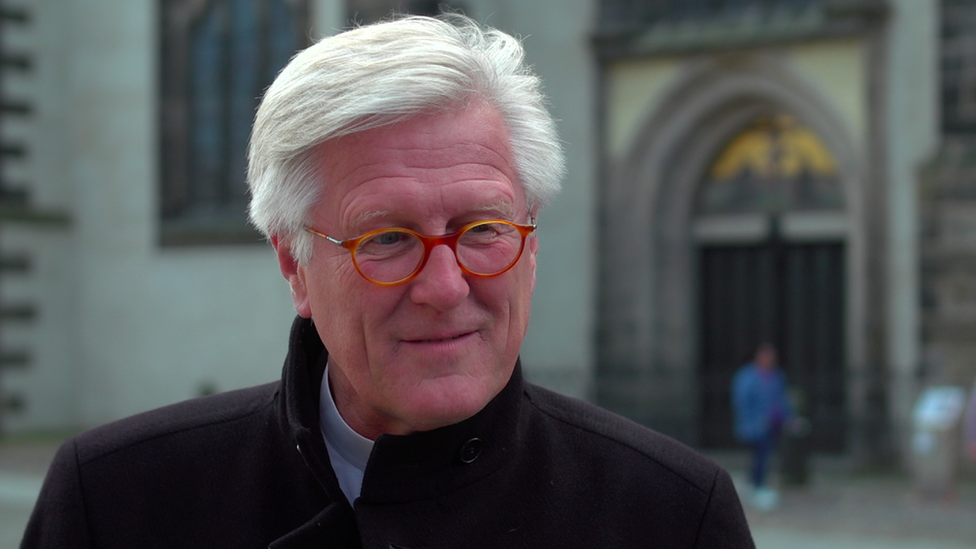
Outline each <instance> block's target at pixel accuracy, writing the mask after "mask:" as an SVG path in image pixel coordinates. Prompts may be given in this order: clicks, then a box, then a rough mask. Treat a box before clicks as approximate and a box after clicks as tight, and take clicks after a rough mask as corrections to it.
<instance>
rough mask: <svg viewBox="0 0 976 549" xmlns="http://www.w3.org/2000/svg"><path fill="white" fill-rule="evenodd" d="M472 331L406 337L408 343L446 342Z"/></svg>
mask: <svg viewBox="0 0 976 549" xmlns="http://www.w3.org/2000/svg"><path fill="white" fill-rule="evenodd" d="M471 333H472V332H465V333H463V334H457V335H453V336H445V337H430V338H416V339H406V340H404V341H406V342H407V343H445V342H448V341H454V340H456V339H461V338H462V337H464V336H466V335H469V334H471Z"/></svg>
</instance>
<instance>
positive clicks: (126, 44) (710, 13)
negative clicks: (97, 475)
mask: <svg viewBox="0 0 976 549" xmlns="http://www.w3.org/2000/svg"><path fill="white" fill-rule="evenodd" d="M438 4H447V5H448V7H450V8H452V9H459V10H463V11H465V12H466V13H468V14H469V15H471V16H473V17H474V18H476V19H478V20H481V21H484V22H487V23H488V24H491V25H494V26H497V27H499V28H501V29H503V30H506V31H509V32H512V33H514V34H517V35H520V36H522V37H523V38H524V42H525V45H526V50H527V56H528V60H529V62H530V63H531V64H532V65H534V66H535V68H536V69H537V71H538V72H539V73H540V75H541V76H542V78H543V81H544V83H545V90H546V92H547V95H548V96H549V98H550V102H551V105H552V111H553V113H554V115H555V116H556V118H557V119H558V120H559V124H560V132H561V136H562V137H563V139H564V140H565V142H566V149H567V153H568V159H569V176H568V178H567V180H566V181H565V188H564V192H563V194H562V195H561V196H560V197H559V199H558V200H557V201H556V203H554V204H553V205H552V206H551V207H550V208H549V209H548V210H547V211H545V212H544V213H543V215H542V217H541V219H540V232H539V238H540V247H541V255H540V260H539V270H538V277H539V284H538V285H537V291H536V295H535V298H534V309H533V322H532V326H531V328H530V333H529V337H528V339H527V341H526V343H525V347H524V349H523V351H524V352H523V362H524V364H525V367H526V373H527V376H528V377H529V378H530V379H533V380H535V381H538V382H540V383H542V384H544V385H548V386H550V387H553V388H556V389H557V390H561V391H563V392H567V393H569V394H573V395H576V396H579V397H582V398H587V399H590V400H594V401H596V402H598V403H599V404H601V405H603V406H606V407H608V408H611V409H613V410H616V411H619V412H620V413H623V414H624V415H627V416H629V417H632V418H634V419H635V420H637V421H639V422H641V423H644V424H647V425H649V426H652V427H654V428H657V429H659V430H662V431H664V432H667V433H669V434H672V435H674V436H676V437H678V438H680V439H682V440H685V441H687V442H688V443H690V444H693V445H696V446H699V447H703V448H715V449H718V448H727V447H730V446H733V445H734V441H733V440H731V429H730V425H729V410H728V394H727V391H728V381H729V378H730V376H731V373H732V372H733V371H734V369H735V368H736V367H738V365H740V364H741V363H742V362H743V361H744V360H746V359H747V358H748V355H749V353H750V352H751V351H752V350H753V349H754V347H755V346H756V345H758V344H759V343H760V342H765V341H768V342H771V343H774V344H775V345H776V346H777V347H778V348H779V349H780V355H781V358H782V362H783V366H784V369H785V370H786V371H787V374H788V376H789V378H790V380H791V383H792V386H793V390H794V397H795V398H796V401H797V403H798V406H799V407H800V408H801V409H802V410H803V412H804V414H805V415H807V416H808V417H810V419H811V421H812V425H813V426H814V431H813V442H814V445H815V448H816V449H817V450H818V451H821V452H825V453H831V454H839V455H845V456H850V457H852V458H854V459H856V460H859V461H863V462H890V461H891V460H893V459H894V458H896V457H897V456H899V455H904V453H905V451H906V441H907V436H908V434H909V431H910V421H909V416H910V412H911V407H912V403H913V401H914V399H915V396H916V395H917V393H918V391H919V389H920V388H921V387H923V386H924V385H926V384H929V383H943V384H945V383H948V384H968V383H971V379H972V378H973V377H974V376H976V348H974V346H973V344H972V341H971V340H972V339H973V336H974V335H976V331H974V330H976V325H974V324H973V319H974V318H976V316H974V315H976V306H973V303H976V301H974V300H976V290H974V288H976V282H974V281H976V271H974V270H973V265H974V264H976V263H974V261H976V260H974V259H973V258H976V244H974V240H973V235H974V234H976V232H974V230H973V223H974V222H973V219H976V211H974V210H973V207H974V206H973V204H974V203H976V202H974V200H976V195H974V194H973V192H972V188H973V183H972V176H973V168H972V164H973V161H972V158H973V152H972V151H973V150H976V149H974V148H973V146H972V145H971V143H972V137H973V136H976V125H974V123H973V120H974V119H976V118H974V115H973V112H976V110H973V109H972V108H971V105H972V104H976V103H973V99H972V97H971V96H973V93H974V92H973V90H976V85H974V84H973V82H976V80H973V79H972V78H971V75H972V74H976V72H974V68H973V67H974V66H976V65H974V64H973V63H974V61H973V56H972V55H970V54H968V53H967V52H968V51H976V49H972V50H969V49H967V48H966V44H968V42H967V40H970V39H971V38H969V37H970V36H974V35H973V34H972V33H974V32H976V17H974V16H973V10H974V8H973V6H972V4H973V3H972V2H966V1H963V0H942V1H941V2H940V1H937V0H776V1H758V0H723V1H704V0H701V1H699V0H683V1H671V0H644V1H637V0H602V1H595V0H562V1H559V2H556V1H552V2H546V1H537V2H535V1H534V2H523V1H519V0H463V1H457V2H446V3H445V2H441V3H437V2H423V1H407V0H401V1H390V0H349V1H340V0H304V1H303V0H167V1H150V0H140V1H137V2H133V1H131V0H125V1H123V0H85V1H83V2H76V1H72V2H65V1H63V0H35V1H33V2H23V3H20V4H18V5H15V6H13V8H5V10H6V11H5V12H4V13H5V15H4V17H3V18H2V19H0V21H2V23H0V25H2V27H0V29H2V32H0V45H2V47H3V48H5V50H6V51H8V52H14V53H17V54H18V55H19V54H23V55H25V56H27V58H29V60H30V61H28V62H27V63H26V65H27V67H26V68H24V69H23V70H21V69H13V72H12V73H11V68H10V66H9V65H7V66H6V68H5V71H6V72H5V73H4V76H3V78H2V79H0V97H2V98H3V99H4V102H3V104H4V105H8V107H7V108H5V109H4V110H3V117H2V118H0V135H2V136H4V137H5V138H6V139H7V140H8V142H13V143H21V144H22V147H21V149H22V151H21V152H23V153H24V154H20V155H18V154H9V153H7V154H5V155H4V156H3V157H2V161H3V166H2V170H0V172H2V174H3V184H4V186H3V187H2V188H0V190H3V192H2V193H0V200H2V206H3V207H2V208H0V210H2V212H0V213H3V214H4V217H3V218H2V224H0V259H2V260H3V261H0V267H2V268H3V270H2V274H0V312H4V311H6V313H5V314H0V363H3V364H5V365H6V366H5V367H4V368H3V369H2V370H0V393H2V394H3V395H4V398H5V401H6V402H7V403H8V406H7V407H6V408H5V409H4V412H2V414H0V425H2V428H3V430H4V431H5V432H8V433H19V432H28V431H34V430H45V429H59V428H78V427H87V426H90V425H94V424H97V423H100V422H103V421H108V420H111V419H114V418H116V417H119V416H121V415H126V414H130V413H134V412H138V411H140V410H143V409H146V408H148V407H152V406H157V405H161V404H165V403H167V402H172V401H175V400H180V399H183V398H189V397H192V396H194V395H196V394H200V393H204V392H209V391H213V390H226V389H230V388H233V387H237V386H243V385H248V384H253V383H258V382H262V381H266V380H270V379H274V377H275V376H276V375H277V372H278V368H279V365H280V361H281V358H282V357H281V354H282V353H283V350H284V338H285V335H286V331H287V325H288V323H289V320H290V317H291V315H292V312H291V310H290V301H289V300H288V296H287V287H286V285H285V284H284V283H283V281H281V280H280V275H278V273H277V272H276V267H275V264H274V262H273V259H272V256H271V254H270V252H269V250H268V247H267V244H266V243H261V242H257V241H256V240H255V239H254V234H253V231H250V230H249V229H247V227H246V226H245V225H244V224H243V221H242V218H241V216H240V213H241V211H242V209H241V208H242V204H243V201H244V200H246V197H245V196H244V194H242V192H241V188H240V187H239V186H238V185H237V182H235V179H234V178H235V177H238V175H239V170H238V169H237V168H235V166H236V164H235V162H238V161H239V160H235V158H238V157H236V156H234V154H235V153H234V150H235V147H239V144H240V136H241V135H242V134H241V128H242V127H245V126H246V124H245V125H244V126H242V123H241V122H240V120H245V122H246V120H247V116H246V114H247V111H248V109H253V105H252V104H251V103H249V102H248V101H252V100H253V99H254V97H256V94H255V93H254V92H252V91H249V90H251V89H252V88H253V87H254V86H260V85H261V82H262V80H261V78H262V74H264V75H267V73H268V72H269V71H273V70H274V69H273V67H272V66H271V65H273V64H274V60H275V59H279V58H281V57H282V56H285V57H286V55H285V53H284V50H281V48H283V47H285V46H282V44H284V45H288V44H291V46H288V47H298V46H299V45H300V44H299V42H303V41H307V40H309V39H314V37H316V36H321V35H324V34H328V33H330V32H333V31H334V30H335V29H338V28H341V27H343V26H344V25H346V24H347V22H348V21H349V20H358V21H369V20H371V19H374V18H376V17H382V16H383V14H385V13H388V11H389V10H390V9H397V10H400V11H409V12H414V13H433V12H436V11H437V10H438V9H440V8H439V6H438ZM262 10H263V11H262ZM235 14H236V15H235ZM950 14H954V15H950ZM248 17H250V18H251V19H247V18H248ZM234 21H237V22H238V23H233V22H234ZM247 21H253V22H255V23H254V25H250V26H249V23H247ZM235 24H237V25H238V26H234V25H235ZM255 25H257V26H255ZM258 28H260V29H264V30H262V31H261V32H262V33H264V34H261V35H260V36H272V37H278V38H279V39H276V40H271V41H270V42H267V46H266V48H267V52H266V54H264V55H265V56H264V57H262V59H265V60H266V61H267V60H271V61H268V63H269V64H267V66H265V65H261V67H262V68H261V69H260V70H255V71H251V69H250V68H249V66H245V67H243V68H241V67H237V68H234V67H235V66H234V65H233V64H232V63H231V62H230V61H226V62H225V61H221V59H223V58H221V57H220V56H219V55H218V54H219V53H220V52H223V51H225V50H224V49H221V48H229V49H227V50H226V51H236V50H234V48H243V49H246V48H248V47H256V46H254V44H256V43H257V42H255V41H254V40H248V39H240V38H238V39H236V40H237V41H236V42H235V38H234V37H235V36H238V37H239V36H245V37H246V36H249V35H247V34H246V33H248V32H257V31H255V29H258ZM295 29H304V30H299V31H298V32H297V33H296V32H294V31H295ZM275 33H279V34H275ZM289 33H290V34H289ZM255 36H257V35H255ZM289 40H291V42H289ZM262 43H263V42H262ZM235 44H236V45H235ZM261 47H265V46H261ZM276 47H277V48H278V49H279V50H281V51H278V50H276V49H275V48H276ZM243 49H242V50H241V51H243ZM262 51H264V50H262ZM221 55H222V54H221ZM228 55H229V54H228ZM207 63H210V64H209V65H208V64H207ZM208 67H210V69H214V70H216V68H220V67H222V69H221V70H225V71H230V72H226V73H223V74H232V75H236V76H234V77H233V78H229V77H228V78H215V77H212V76H211V75H212V74H214V73H215V72H214V70H210V69H208ZM249 71H250V72H249ZM252 73H253V74H252ZM249 79H250V80H249ZM181 82H182V83H181ZM187 90H192V93H190V92H187ZM208 94H209V95H208ZM221 94H223V95H221ZM234 94H237V95H234ZM208 97H213V98H219V97H230V98H233V97H240V98H241V99H240V100H233V99H228V100H227V101H229V103H227V105H228V107H227V109H228V110H225V111H220V110H214V109H213V108H211V107H208V105H210V103H206V101H204V100H202V99H200V98H204V99H206V98H208ZM213 101H216V102H217V103H214V104H218V103H219V101H218V100H217V99H214V100H213ZM234 101H237V102H234ZM220 104H222V103H220ZM10 105H14V106H16V105H20V106H21V107H22V108H20V110H18V109H17V108H10ZM234 105H236V107H235V106H234ZM234 109H237V111H235V110H234ZM238 111H240V112H243V113H244V114H243V115H235V114H233V113H235V112H238ZM228 113H229V114H228ZM221 117H224V118H221ZM218 127H219V128H224V130H221V132H224V133H221V132H216V130H214V128H218ZM235 128H237V129H236V130H235ZM215 132H216V133H215ZM235 143H236V144H235ZM208 147H209V148H208ZM5 150H6V149H5ZM225 153H226V156H222V155H225ZM5 303H6V304H7V306H6V307H4V306H3V305H4V304H5ZM18 311H19V313H18ZM18 315H19V316H18Z"/></svg>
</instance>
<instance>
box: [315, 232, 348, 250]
mask: <svg viewBox="0 0 976 549" xmlns="http://www.w3.org/2000/svg"><path fill="white" fill-rule="evenodd" d="M305 231H306V232H310V233H312V234H314V235H318V236H321V237H322V238H324V239H326V240H328V241H329V242H331V243H333V244H335V245H336V246H339V247H340V248H343V247H345V244H346V241H345V240H339V239H337V238H332V237H331V236H329V235H327V234H325V233H320V232H318V231H316V230H315V229H313V228H311V227H305Z"/></svg>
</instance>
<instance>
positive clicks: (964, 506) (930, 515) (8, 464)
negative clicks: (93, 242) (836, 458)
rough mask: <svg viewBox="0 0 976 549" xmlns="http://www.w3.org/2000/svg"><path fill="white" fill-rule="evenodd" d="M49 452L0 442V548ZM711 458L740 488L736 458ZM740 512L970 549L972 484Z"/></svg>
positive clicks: (762, 534)
mask: <svg viewBox="0 0 976 549" xmlns="http://www.w3.org/2000/svg"><path fill="white" fill-rule="evenodd" d="M55 447H56V443H54V442H52V441H50V440H33V441H31V440H21V441H16V442H10V441H7V442H3V441H0V549H13V548H16V547H17V545H18V543H19V541H20V537H21V534H22V533H23V528H24V525H25V524H26V523H27V519H28V517H29V516H30V509H31V507H32V505H33V502H34V499H35V498H36V495H37V491H38V490H39V489H40V485H41V480H42V478H43V474H44V471H45V469H46V468H47V464H48V462H49V461H50V459H51V456H53V454H54V451H55ZM716 459H718V460H719V461H720V462H721V463H723V464H724V465H726V466H727V467H728V468H729V470H730V471H731V472H732V475H733V478H734V479H735V480H736V483H737V484H742V481H743V479H744V473H743V469H744V468H743V467H742V465H743V459H742V456H716ZM743 493H745V492H744V491H743ZM746 513H747V516H748V518H749V523H750V525H751V527H752V530H753V535H754V536H755V538H756V545H757V546H758V548H759V549H815V548H816V549H820V548H830V549H976V480H972V479H970V480H967V481H964V482H961V483H960V485H959V489H958V490H957V491H956V494H955V495H954V497H952V498H950V499H935V500H933V499H925V498H921V497H919V496H918V495H917V494H916V493H915V491H914V490H913V488H912V484H911V482H910V480H909V479H907V478H905V477H903V476H898V475H882V474H853V473H851V472H849V471H848V470H847V469H846V468H845V467H843V466H840V465H838V464H836V463H815V464H814V465H813V475H812V477H811V480H810V483H809V484H808V485H807V486H805V487H803V488H791V489H783V490H782V491H781V501H780V505H779V507H778V508H777V509H776V510H774V511H771V512H760V511H758V510H756V509H753V508H751V507H748V506H747V511H746Z"/></svg>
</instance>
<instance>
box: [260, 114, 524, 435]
mask: <svg viewBox="0 0 976 549" xmlns="http://www.w3.org/2000/svg"><path fill="white" fill-rule="evenodd" d="M321 167H322V173H323V175H324V180H325V181H326V182H327V183H326V187H325V194H324V197H323V200H322V201H321V203H320V206H319V207H318V208H317V209H315V210H314V212H313V226H314V227H315V228H316V229H317V230H319V231H321V232H323V233H326V234H329V235H330V236H333V237H335V238H339V239H351V238H355V237H357V236H359V235H361V234H363V233H365V232H367V231H370V230H374V229H379V228H384V227H405V228H408V229H413V230H415V231H417V232H420V233H423V234H429V235H438V234H445V233H449V232H452V231H455V230H457V229H459V228H460V227H462V226H463V225H465V224H467V223H470V222H472V221H477V220H482V219H504V220H508V221H514V222H516V223H527V222H528V217H529V214H528V209H527V205H526V198H525V194H524V192H523V190H522V186H521V184H520V183H519V182H518V179H517V175H516V172H515V168H514V166H513V164H512V153H511V150H510V146H509V137H508V131H507V129H506V127H505V124H504V122H503V120H502V118H501V117H500V116H499V115H498V113H497V112H495V110H494V109H492V108H490V107H487V106H484V105H481V104H475V105H474V106H472V107H469V108H467V109H466V110H464V111H462V112H460V113H453V114H446V115H440V116H436V117H423V118H418V119H416V120H412V121H409V122H405V123H401V124H398V125H394V126H389V127H385V128H379V129H375V130H369V131H366V132H362V133H359V134H355V135H351V136H347V137H343V138H340V139H338V140H334V141H332V142H329V143H326V144H325V145H323V146H322V165H321ZM537 245H538V244H537V240H536V238H535V237H534V236H530V237H529V239H528V240H527V242H526V247H525V252H524V253H523V255H522V257H521V258H520V259H519V261H518V263H517V264H516V265H515V266H514V268H512V269H511V270H510V271H508V272H506V273H504V274H502V275H500V276H497V277H493V278H476V277H472V276H469V275H467V274H465V273H464V272H462V271H461V269H460V268H459V267H458V264H457V261H456V259H455V256H454V254H453V253H452V251H451V249H450V248H449V247H448V246H436V247H435V248H434V249H433V250H432V251H431V253H430V258H429V260H428V261H427V264H426V266H424V268H423V270H422V271H421V272H420V274H419V275H418V276H417V277H416V278H414V279H413V280H411V281H409V282H407V283H406V284H402V285H399V286H392V287H382V286H378V285H376V284H373V283H371V282H369V281H368V280H366V279H365V278H363V277H362V276H360V275H359V273H358V272H357V271H356V269H355V267H354V265H353V261H352V258H351V257H350V254H349V252H348V251H346V250H344V249H342V248H339V247H338V246H336V245H335V244H332V243H330V242H328V241H326V240H325V239H321V238H316V239H315V247H314V251H313V256H312V260H311V261H310V263H309V265H308V266H300V265H296V264H295V262H294V261H293V260H291V258H290V256H289V254H288V249H287V246H285V245H279V243H277V241H276V248H277V251H278V257H279V262H280V264H281V267H282V272H283V273H284V274H285V277H286V278H287V279H288V280H289V283H290V285H291V287H292V293H293V298H294V301H295V307H296V309H297V310H298V313H299V314H300V315H302V316H304V317H311V318H313V319H314V321H315V326H316V329H317V330H318V333H319V336H320V337H321V338H322V341H323V342H324V343H325V346H326V348H327V349H328V350H329V352H330V359H329V360H330V366H329V371H330V375H329V378H330V381H331V383H332V388H333V394H334V397H335V400H336V404H337V406H338V408H339V411H340V413H341V414H342V416H343V418H344V419H345V420H346V422H347V423H349V425H350V426H351V427H353V429H355V430H356V431H358V432H359V433H360V434H362V435H364V436H366V437H368V438H375V437H376V436H378V435H379V434H382V433H392V434H404V433H409V432H413V431H424V430H429V429H433V428H437V427H441V426H444V425H449V424H453V423H456V422H458V421H461V420H463V419H466V418H468V417H470V416H472V415H474V414H475V413H477V412H478V411H480V410H481V409H482V408H483V407H484V406H485V404H487V403H488V401H489V400H491V399H492V398H494V397H495V395H497V394H498V393H499V392H500V391H501V389H502V388H503V387H504V386H505V384H506V383H507V382H508V380H509V378H510V377H511V374H512V370H513V368H514V366H515V361H516V358H517V357H518V353H519V348H520V347H521V344H522V339H523V337H524V336H525V331H526V328H527V325H528V321H529V308H530V299H531V296H532V290H533V288H534V285H535V256H536V250H537Z"/></svg>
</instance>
